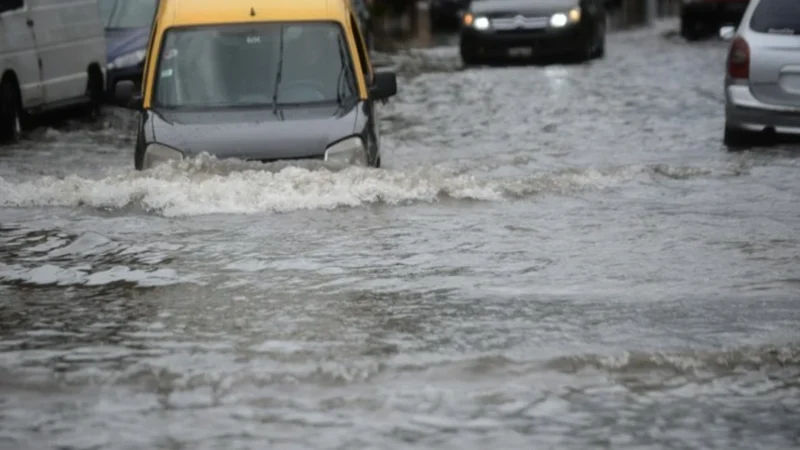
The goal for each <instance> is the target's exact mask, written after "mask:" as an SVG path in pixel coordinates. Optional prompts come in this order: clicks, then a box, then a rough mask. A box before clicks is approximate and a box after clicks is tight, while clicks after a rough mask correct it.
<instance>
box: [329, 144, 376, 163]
mask: <svg viewBox="0 0 800 450" xmlns="http://www.w3.org/2000/svg"><path fill="white" fill-rule="evenodd" d="M325 161H333V162H337V163H344V164H353V165H357V166H366V165H367V149H366V147H365V146H364V141H363V140H361V138H360V137H351V138H347V139H344V140H341V141H339V142H337V143H335V144H333V145H331V146H330V147H328V149H327V150H325Z"/></svg>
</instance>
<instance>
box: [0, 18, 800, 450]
mask: <svg viewBox="0 0 800 450" xmlns="http://www.w3.org/2000/svg"><path fill="white" fill-rule="evenodd" d="M668 25H669V26H672V27H674V23H672V24H668ZM724 53H725V45H724V44H723V43H720V42H705V43H697V44H686V43H685V42H683V41H682V40H680V39H678V38H673V37H669V36H667V37H665V36H664V35H663V34H662V33H661V32H654V31H635V32H626V33H620V34H615V35H613V36H610V37H609V40H608V56H607V58H606V59H605V60H603V61H597V62H593V63H591V64H589V65H577V66H559V65H554V66H548V67H512V68H481V69H475V70H468V71H462V70H458V66H459V65H460V63H459V61H458V58H457V51H456V49H455V48H453V47H445V48H434V49H428V50H420V51H416V52H411V53H407V54H403V55H397V56H395V57H394V58H395V62H396V63H397V64H398V67H399V68H400V70H401V72H402V73H401V80H400V81H401V83H402V84H401V91H400V94H399V96H398V97H397V98H396V100H395V101H393V102H391V103H390V104H388V105H386V106H385V107H384V109H383V111H382V118H383V125H382V133H383V139H384V146H385V147H384V151H385V152H386V153H385V155H384V158H383V159H384V165H385V167H384V168H383V169H354V168H351V169H345V170H338V171H329V170H327V169H324V168H321V167H318V166H312V165H310V164H308V165H305V166H298V165H296V164H295V165H292V166H289V165H283V164H274V165H269V166H266V167H265V166H261V165H253V164H248V165H246V164H241V163H240V164H236V163H221V162H215V161H209V160H205V161H203V160H201V161H195V162H190V163H183V164H182V165H181V166H180V167H163V168H160V169H158V170H155V171H153V172H151V173H134V172H133V170H132V137H131V136H130V135H129V134H125V133H124V132H122V131H120V130H124V129H130V124H131V122H130V120H131V119H130V118H129V117H127V116H126V115H124V114H122V113H119V112H113V111H112V112H109V113H108V116H107V117H106V119H105V121H104V123H100V124H98V125H97V126H95V127H86V126H79V127H75V128H74V129H67V130H63V129H62V130H60V131H56V130H53V129H47V130H40V131H38V132H37V133H35V134H34V136H32V138H31V139H32V141H29V142H25V143H22V144H20V145H19V146H17V147H14V148H4V149H2V150H0V205H1V206H0V218H1V219H0V299H2V300H0V424H2V425H0V448H3V449H5V448H14V449H49V448H61V449H106V448H107V449H134V448H137V449H139V448H164V449H184V448H186V449H188V448H191V449H255V448H270V449H284V448H287V449H288V448H307V449H356V448H358V449H360V448H364V449H366V448H369V449H395V448H439V449H456V448H457V449H465V448H470V449H473V448H474V449H478V448H480V449H484V448H502V449H530V448H558V449H567V448H576V449H579V448H615V449H619V448H637V449H644V448H682V449H687V448H720V449H748V450H753V449H761V448H764V449H767V448H768V449H786V448H793V447H796V446H798V445H800V428H798V426H797V424H798V423H800V381H798V380H800V378H798V376H800V338H798V325H800V308H798V300H799V299H798V297H799V295H798V294H800V264H798V263H800V245H799V240H800V237H798V230H799V229H800V209H799V208H798V207H797V199H798V198H799V197H798V195H800V183H798V169H800V159H798V157H797V153H796V151H795V150H794V149H793V148H792V147H786V146H784V147H776V148H772V149H768V150H759V151H754V152H744V153H727V152H726V151H725V150H724V149H723V147H722V144H721V136H722V124H723V115H722V92H721V90H722V78H721V77H722V70H723V67H724V66H723V63H724V56H725V55H724Z"/></svg>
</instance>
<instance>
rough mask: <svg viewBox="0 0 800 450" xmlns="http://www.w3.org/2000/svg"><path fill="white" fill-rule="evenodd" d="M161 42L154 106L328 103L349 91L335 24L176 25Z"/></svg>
mask: <svg viewBox="0 0 800 450" xmlns="http://www.w3.org/2000/svg"><path fill="white" fill-rule="evenodd" d="M163 39H164V41H163V44H162V46H161V54H160V55H159V58H158V64H157V66H156V73H155V80H154V83H153V88H154V91H155V92H154V99H153V106H154V107H155V108H159V107H160V108H195V109H197V108H200V109H204V108H236V107H245V108H247V107H263V106H270V105H272V104H273V101H277V103H278V104H281V105H298V104H309V103H329V102H339V101H344V100H347V99H351V98H353V97H354V96H355V95H356V92H357V90H356V87H355V86H356V84H355V77H354V71H353V61H352V58H351V56H350V52H349V50H348V47H347V44H346V42H347V41H346V40H345V34H344V30H343V29H342V27H341V26H340V25H339V24H336V23H332V22H292V23H276V22H270V23H257V24H246V23H243V24H233V25H211V26H202V27H191V28H184V27H179V28H172V29H170V30H168V31H167V32H166V34H165V35H164V38H163ZM278 76H280V78H278Z"/></svg>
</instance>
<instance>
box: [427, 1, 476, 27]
mask: <svg viewBox="0 0 800 450" xmlns="http://www.w3.org/2000/svg"><path fill="white" fill-rule="evenodd" d="M469 3H470V0H430V5H429V6H428V13H429V14H430V20H431V28H432V29H434V30H441V29H450V28H454V29H455V28H458V24H459V23H461V17H462V16H463V15H464V13H465V12H466V11H467V8H468V7H469Z"/></svg>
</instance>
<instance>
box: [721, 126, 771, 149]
mask: <svg viewBox="0 0 800 450" xmlns="http://www.w3.org/2000/svg"><path fill="white" fill-rule="evenodd" d="M762 142H763V136H762V135H761V134H760V133H756V132H754V131H749V130H742V129H741V128H735V127H731V126H729V125H727V124H726V125H725V134H724V135H723V137H722V143H723V144H724V145H725V147H727V148H728V150H729V151H741V150H746V149H748V148H750V147H755V146H758V145H759V144H761V143H762Z"/></svg>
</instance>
